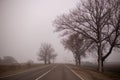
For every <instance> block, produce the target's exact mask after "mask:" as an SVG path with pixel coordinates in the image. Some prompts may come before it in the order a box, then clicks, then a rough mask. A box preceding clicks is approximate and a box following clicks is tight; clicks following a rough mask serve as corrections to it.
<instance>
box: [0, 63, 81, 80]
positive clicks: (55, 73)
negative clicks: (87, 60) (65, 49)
mask: <svg viewBox="0 0 120 80" xmlns="http://www.w3.org/2000/svg"><path fill="white" fill-rule="evenodd" d="M0 80H80V79H79V78H78V77H77V76H76V75H75V74H74V73H72V72H71V71H70V70H69V69H68V68H67V67H66V66H65V65H62V64H59V65H50V66H47V67H44V68H38V69H33V70H29V71H25V72H23V73H19V74H15V75H11V76H6V77H1V78H0Z"/></svg>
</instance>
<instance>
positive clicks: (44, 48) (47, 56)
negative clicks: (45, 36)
mask: <svg viewBox="0 0 120 80" xmlns="http://www.w3.org/2000/svg"><path fill="white" fill-rule="evenodd" d="M54 52H55V51H54V49H53V48H52V45H51V44H48V43H43V44H41V47H40V53H39V54H38V56H39V60H42V61H44V63H45V64H47V62H48V63H49V64H50V63H51V59H52V55H53V53H54Z"/></svg>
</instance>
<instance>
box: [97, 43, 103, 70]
mask: <svg viewBox="0 0 120 80" xmlns="http://www.w3.org/2000/svg"><path fill="white" fill-rule="evenodd" d="M98 71H99V72H103V59H102V52H101V45H98Z"/></svg>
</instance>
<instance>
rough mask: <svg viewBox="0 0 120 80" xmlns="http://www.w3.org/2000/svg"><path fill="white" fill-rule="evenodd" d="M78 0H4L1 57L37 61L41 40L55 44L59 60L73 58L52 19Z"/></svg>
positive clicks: (0, 14)
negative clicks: (63, 43)
mask: <svg viewBox="0 0 120 80" xmlns="http://www.w3.org/2000/svg"><path fill="white" fill-rule="evenodd" d="M78 1H79V0H0V57H3V56H13V57H15V59H17V60H18V61H19V62H26V61H28V60H34V61H35V62H37V61H38V60H37V58H38V56H37V54H38V52H39V48H40V44H41V43H43V42H47V43H50V44H52V45H53V48H55V50H56V52H57V54H58V57H57V62H64V61H73V55H72V53H70V52H68V51H64V47H63V46H62V44H61V43H60V37H59V34H58V33H54V30H55V28H54V27H53V25H52V22H53V20H54V19H55V18H56V17H57V16H59V15H61V14H63V13H68V12H69V10H70V9H73V8H74V7H75V6H76V4H77V3H78ZM119 55H120V54H116V56H115V57H111V60H113V59H114V60H115V59H116V58H117V56H119ZM118 59H119V58H118ZM118 59H116V60H118ZM89 60H91V59H89Z"/></svg>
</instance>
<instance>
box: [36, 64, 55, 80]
mask: <svg viewBox="0 0 120 80" xmlns="http://www.w3.org/2000/svg"><path fill="white" fill-rule="evenodd" d="M55 67H56V66H54V67H53V68H52V69H50V70H49V71H47V72H45V73H44V74H42V75H41V76H39V77H38V78H36V79H35V80H39V79H41V78H42V77H44V76H45V75H46V74H48V73H49V72H51V71H52V70H53V69H54V68H55Z"/></svg>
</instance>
